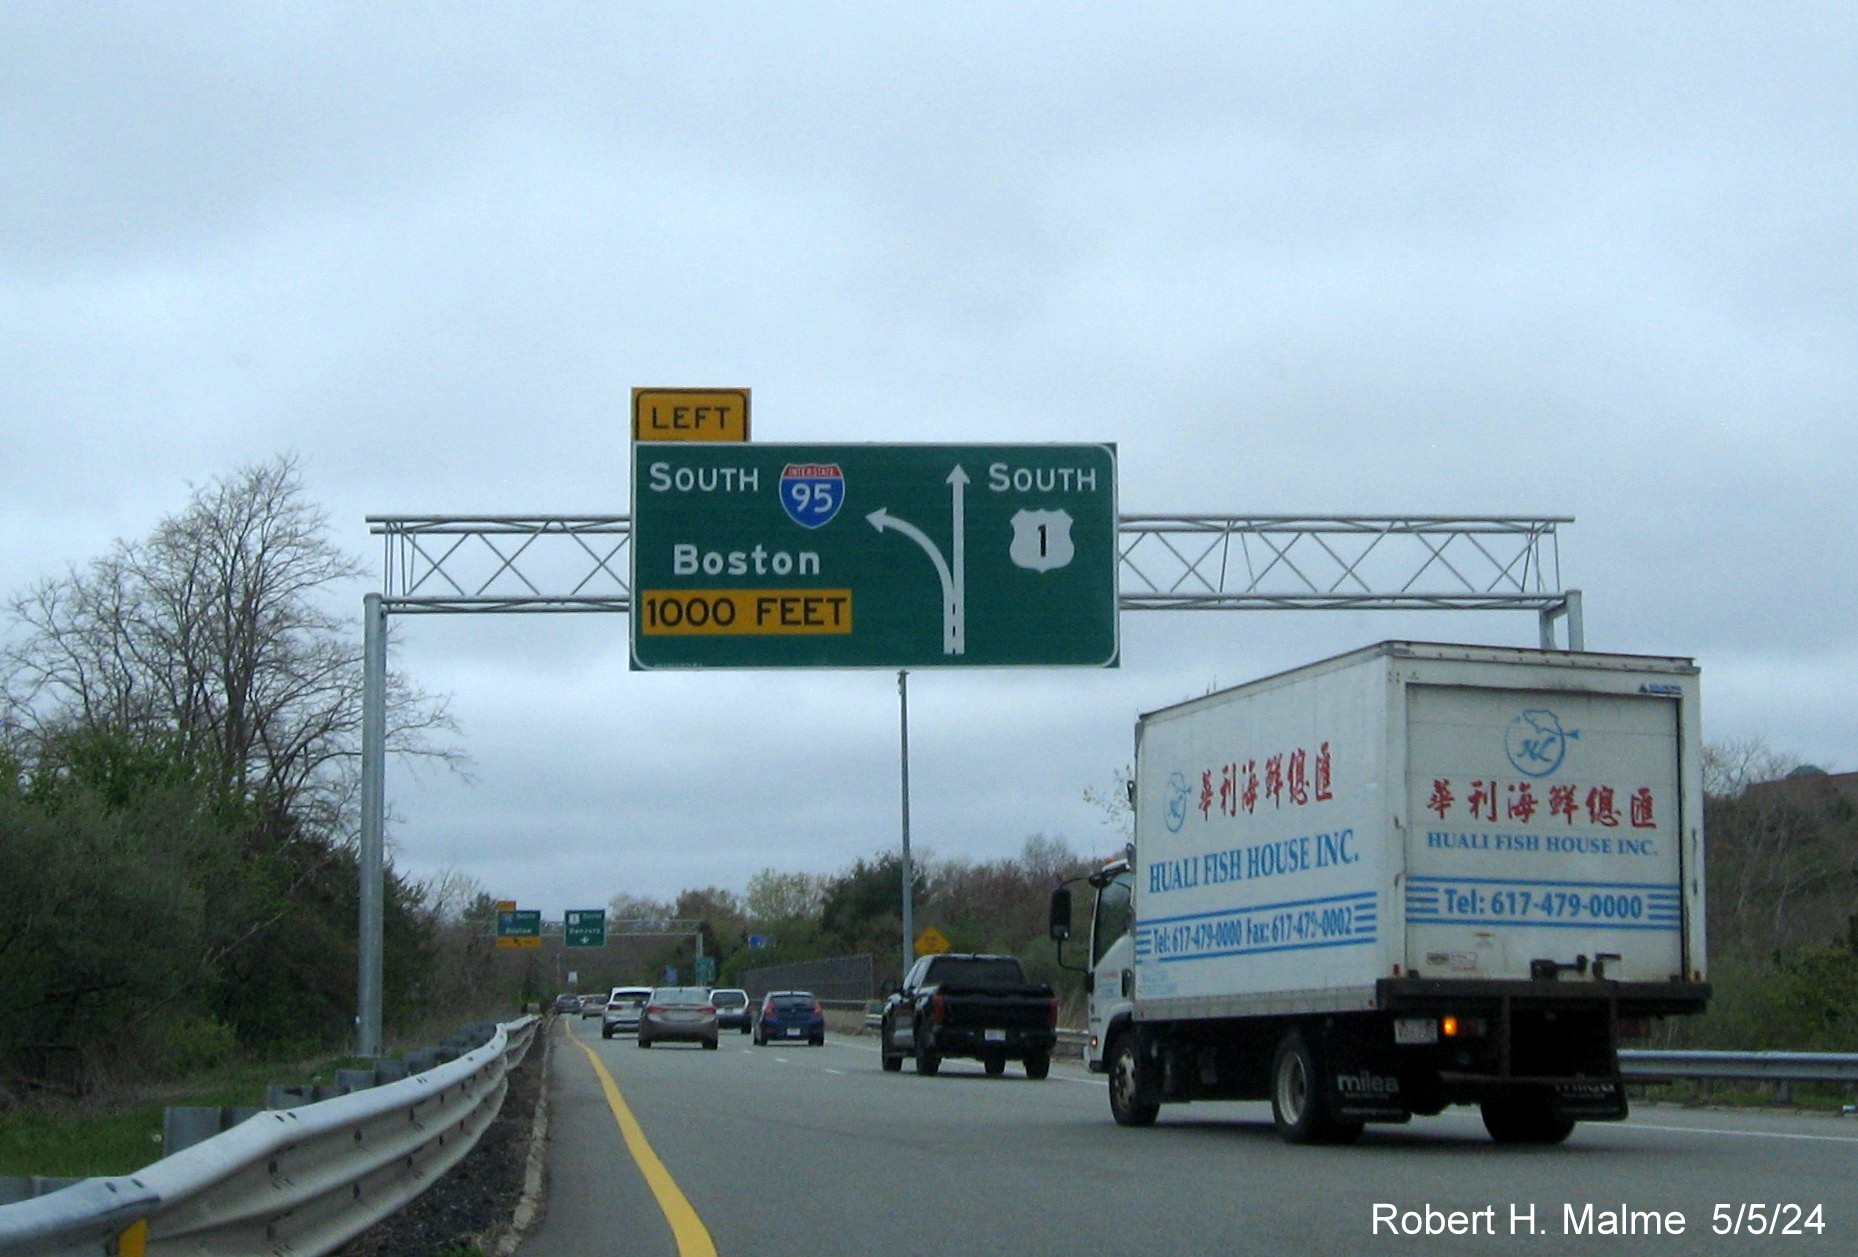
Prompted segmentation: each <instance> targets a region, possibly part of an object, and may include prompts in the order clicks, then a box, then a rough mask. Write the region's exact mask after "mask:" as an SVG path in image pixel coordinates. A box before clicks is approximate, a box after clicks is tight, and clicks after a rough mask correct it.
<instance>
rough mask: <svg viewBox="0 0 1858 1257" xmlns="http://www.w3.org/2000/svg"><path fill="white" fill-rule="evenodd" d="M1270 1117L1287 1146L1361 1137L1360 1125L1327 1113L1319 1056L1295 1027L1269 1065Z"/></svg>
mask: <svg viewBox="0 0 1858 1257" xmlns="http://www.w3.org/2000/svg"><path fill="white" fill-rule="evenodd" d="M1271 1117H1272V1119H1273V1120H1274V1121H1275V1122H1276V1123H1277V1133H1278V1135H1279V1137H1280V1138H1282V1139H1283V1141H1284V1142H1285V1143H1289V1144H1348V1143H1354V1142H1355V1140H1357V1139H1359V1138H1360V1137H1361V1123H1360V1122H1349V1121H1343V1120H1341V1119H1339V1118H1337V1117H1335V1116H1334V1115H1333V1114H1331V1113H1330V1111H1329V1076H1328V1072H1327V1071H1326V1069H1325V1068H1324V1065H1323V1061H1322V1056H1321V1054H1320V1053H1319V1052H1318V1051H1317V1050H1316V1048H1315V1047H1314V1046H1313V1045H1312V1044H1311V1043H1310V1041H1309V1039H1308V1038H1307V1037H1306V1036H1305V1035H1304V1033H1303V1031H1301V1030H1299V1029H1297V1028H1296V1027H1294V1026H1293V1027H1291V1028H1290V1029H1289V1030H1286V1031H1285V1032H1284V1038H1283V1041H1282V1042H1280V1043H1279V1044H1278V1045H1277V1056H1276V1057H1275V1058H1274V1059H1273V1060H1272V1062H1271Z"/></svg>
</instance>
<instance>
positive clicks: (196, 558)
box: [0, 456, 462, 836]
mask: <svg viewBox="0 0 1858 1257" xmlns="http://www.w3.org/2000/svg"><path fill="white" fill-rule="evenodd" d="M327 532H328V517H327V515H326V513H325V512H323V511H322V510H321V509H319V508H317V507H316V506H314V505H313V504H312V503H311V502H310V501H309V500H308V499H307V497H306V496H305V493H304V488H303V481H302V476H301V474H300V471H299V469H298V465H297V460H296V459H295V458H294V457H291V456H281V457H279V458H277V459H274V460H273V461H271V462H268V463H263V464H258V465H254V466H248V467H244V468H241V469H239V470H238V471H236V472H234V473H233V474H232V475H230V476H227V477H225V478H223V479H219V480H215V481H213V482H211V483H210V484H208V485H206V486H204V487H196V488H195V489H194V491H193V494H192V497H191V499H190V500H189V502H188V504H187V506H186V507H185V509H183V510H182V511H181V512H180V513H179V514H178V515H174V516H171V517H169V518H167V519H164V520H163V521H161V523H160V524H159V525H157V527H156V528H155V531H154V533H153V535H151V536H150V537H149V538H148V539H147V540H145V541H137V542H122V541H119V542H117V543H116V545H115V547H114V548H113V549H112V551H111V552H110V553H109V554H108V555H107V556H105V557H104V558H101V559H98V560H96V561H94V562H93V563H92V564H91V565H90V566H89V568H88V569H87V570H83V571H80V570H78V569H75V568H73V569H72V570H71V571H69V572H68V573H67V574H66V576H64V577H63V578H62V579H54V580H46V581H43V582H41V583H40V584H39V585H37V586H36V587H34V588H33V589H31V590H30V591H28V592H27V593H26V594H25V595H23V596H20V597H16V598H15V599H14V600H13V601H12V605H11V609H12V612H13V616H14V619H15V620H16V621H17V623H18V625H19V626H21V627H22V628H23V629H24V630H25V633H24V635H23V637H22V638H21V639H20V640H19V641H18V642H17V643H16V644H14V645H12V646H11V647H10V648H9V649H8V650H7V651H6V652H5V655H4V657H3V658H0V663H3V665H4V668H5V674H6V675H5V687H6V692H7V696H8V707H9V712H10V715H11V717H12V719H14V720H16V721H17V722H18V723H19V724H20V726H21V727H22V729H23V730H26V731H27V732H28V733H29V734H32V735H36V736H37V738H38V740H39V745H40V746H41V747H43V746H44V745H45V744H46V742H47V740H48V739H49V738H50V737H51V736H52V735H55V734H57V733H58V732H61V731H65V730H69V729H72V728H89V729H107V730H110V731H112V732H120V733H124V734H127V735H129V736H131V737H146V736H149V735H153V734H160V735H166V736H174V737H178V738H179V739H180V744H181V746H182V748H183V749H184V750H185V751H186V752H187V753H189V754H190V755H191V756H194V757H197V758H198V759H200V760H201V761H203V762H206V763H209V764H211V765H213V767H214V770H215V771H216V772H217V773H218V774H219V775H220V777H221V779H222V784H223V785H224V786H225V787H226V788H227V789H228V790H229V791H231V792H233V793H234V794H235V795H236V796H237V797H240V798H243V799H247V800H250V801H251V802H253V803H254V804H256V805H258V806H259V807H261V808H262V809H263V810H264V811H265V812H266V813H268V814H271V815H275V816H280V817H281V816H286V815H287V816H289V817H290V818H291V820H292V823H293V824H296V825H307V826H310V827H313V828H314V829H315V830H316V831H317V832H320V833H323V834H326V835H330V836H336V835H341V834H344V833H347V832H352V828H353V824H354V806H353V803H354V798H355V778H356V776H357V774H358V770H359V753H360V728H361V688H362V647H361V640H360V634H359V633H357V632H355V630H354V625H353V623H352V622H351V621H349V620H345V619H344V618H343V617H342V616H339V615H337V614H336V613H335V611H333V610H332V609H331V599H332V598H333V596H334V595H335V594H336V593H337V592H339V591H340V589H341V587H342V586H344V585H346V584H348V583H349V582H352V581H354V580H355V579H357V578H359V577H360V576H361V575H362V567H361V565H360V564H359V563H358V562H357V561H356V560H355V559H353V558H351V557H349V556H347V555H344V554H343V553H342V552H341V551H340V550H338V549H337V548H336V547H335V546H333V545H332V544H331V543H330V542H329V540H328V538H327ZM388 709H389V734H388V737H389V747H390V749H391V750H393V751H394V752H395V753H397V754H403V755H405V754H412V755H417V756H422V757H427V758H431V759H437V760H438V761H440V762H442V763H446V764H448V765H451V766H453V767H457V766H460V765H461V763H462V755H461V753H460V752H459V751H457V750H456V749H455V748H451V747H446V746H439V745H435V744H434V742H433V741H432V739H431V735H433V734H434V733H436V732H439V731H449V730H452V729H453V728H454V726H453V723H452V721H451V718H450V715H449V712H448V709H447V702H446V700H445V699H443V698H435V697H433V696H431V695H427V694H424V693H422V692H420V691H419V690H418V689H417V688H416V687H414V686H413V685H411V684H410V683H409V682H408V681H407V680H406V679H405V678H404V677H400V676H398V675H393V676H390V678H389V683H388Z"/></svg>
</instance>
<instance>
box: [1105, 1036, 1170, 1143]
mask: <svg viewBox="0 0 1858 1257" xmlns="http://www.w3.org/2000/svg"><path fill="white" fill-rule="evenodd" d="M1137 1065H1138V1061H1137V1059H1136V1054H1135V1034H1134V1032H1133V1031H1124V1032H1123V1033H1122V1034H1119V1035H1117V1036H1116V1041H1115V1043H1113V1044H1112V1045H1111V1047H1110V1116H1111V1117H1114V1118H1115V1119H1116V1124H1117V1125H1118V1126H1153V1125H1154V1124H1155V1117H1156V1115H1157V1114H1159V1113H1160V1112H1161V1106H1160V1105H1159V1104H1157V1103H1156V1102H1155V1101H1153V1100H1140V1099H1137V1098H1136V1097H1137V1091H1136V1082H1137V1077H1138V1075H1137V1072H1136V1071H1137Z"/></svg>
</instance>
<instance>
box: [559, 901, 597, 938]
mask: <svg viewBox="0 0 1858 1257" xmlns="http://www.w3.org/2000/svg"><path fill="white" fill-rule="evenodd" d="M561 933H562V938H563V940H564V941H565V942H566V944H567V946H569V947H602V946H604V945H605V944H606V909H605V908H569V909H568V910H567V911H566V912H565V913H563V914H562V918H561Z"/></svg>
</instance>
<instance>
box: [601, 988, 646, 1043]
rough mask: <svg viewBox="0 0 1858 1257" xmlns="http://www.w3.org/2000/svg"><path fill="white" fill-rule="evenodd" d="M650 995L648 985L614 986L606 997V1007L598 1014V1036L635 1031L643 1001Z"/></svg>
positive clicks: (610, 1036) (605, 1037) (609, 1036)
mask: <svg viewBox="0 0 1858 1257" xmlns="http://www.w3.org/2000/svg"><path fill="white" fill-rule="evenodd" d="M651 997H652V988H651V987H649V986H616V987H614V988H613V989H612V991H611V992H610V993H608V995H607V997H606V1009H605V1011H604V1012H602V1013H601V1014H600V1037H601V1038H602V1039H610V1038H612V1037H613V1036H614V1035H616V1034H622V1033H635V1032H637V1030H638V1028H639V1014H640V1011H641V1010H642V1009H643V1008H644V1007H645V1001H646V1000H648V999H650V998H651Z"/></svg>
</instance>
